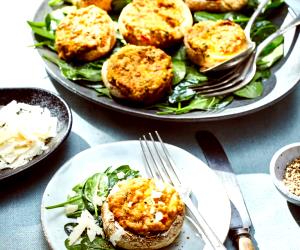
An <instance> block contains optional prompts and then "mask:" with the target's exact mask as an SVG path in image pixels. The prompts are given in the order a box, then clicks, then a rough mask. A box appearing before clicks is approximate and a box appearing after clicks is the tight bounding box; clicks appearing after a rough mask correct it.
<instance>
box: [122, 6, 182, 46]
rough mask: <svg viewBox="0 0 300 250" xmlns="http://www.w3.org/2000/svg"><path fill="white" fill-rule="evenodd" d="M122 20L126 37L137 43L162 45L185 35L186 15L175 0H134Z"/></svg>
mask: <svg viewBox="0 0 300 250" xmlns="http://www.w3.org/2000/svg"><path fill="white" fill-rule="evenodd" d="M122 20H123V22H124V26H125V27H126V30H127V32H126V34H124V37H125V39H126V40H128V41H129V42H130V43H133V44H136V45H153V46H157V47H161V46H163V45H164V44H165V43H166V42H168V41H172V40H174V39H180V38H182V37H183V34H182V32H181V30H180V25H181V24H182V23H183V22H184V15H183V11H182V9H181V7H180V6H179V5H177V4H176V1H174V0H134V1H133V2H132V6H131V8H130V10H128V11H126V14H124V16H123V19H122Z"/></svg>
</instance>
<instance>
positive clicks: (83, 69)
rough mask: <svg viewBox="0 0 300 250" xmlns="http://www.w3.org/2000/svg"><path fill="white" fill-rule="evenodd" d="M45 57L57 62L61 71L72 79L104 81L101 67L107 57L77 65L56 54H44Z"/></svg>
mask: <svg viewBox="0 0 300 250" xmlns="http://www.w3.org/2000/svg"><path fill="white" fill-rule="evenodd" d="M43 57H44V58H45V59H46V60H48V61H50V62H52V63H54V64H56V65H57V66H58V67H59V68H60V71H61V73H62V74H63V75H64V76H65V77H66V78H68V79H70V80H73V81H77V80H86V81H91V82H99V81H102V77H101V69H102V65H103V62H104V60H105V59H100V60H97V61H94V62H89V63H85V64H81V65H79V64H78V65H75V64H71V63H67V62H65V61H63V60H61V59H59V58H57V57H54V56H48V55H44V56H43Z"/></svg>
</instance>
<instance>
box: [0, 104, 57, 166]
mask: <svg viewBox="0 0 300 250" xmlns="http://www.w3.org/2000/svg"><path fill="white" fill-rule="evenodd" d="M56 127H57V118H56V117H53V116H51V113H50V111H49V109H47V108H42V107H40V106H33V105H29V104H25V103H17V102H16V101H12V102H10V103H9V104H7V105H6V106H4V107H2V108H1V109H0V169H4V168H17V167H20V166H22V165H24V164H26V163H27V162H29V161H30V160H32V159H33V157H35V156H36V155H40V154H42V152H43V151H44V150H46V149H47V148H48V147H47V145H45V143H46V140H47V139H48V138H51V137H55V136H56Z"/></svg>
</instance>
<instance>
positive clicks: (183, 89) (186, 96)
mask: <svg viewBox="0 0 300 250" xmlns="http://www.w3.org/2000/svg"><path fill="white" fill-rule="evenodd" d="M195 95H196V92H195V91H194V90H192V89H191V88H189V87H188V86H186V85H185V82H183V83H182V84H179V85H177V86H176V87H175V88H174V90H173V92H172V94H171V95H170V96H169V98H168V101H169V102H170V103H171V104H174V103H178V102H183V101H187V100H190V99H192V98H193V97H194V96H195Z"/></svg>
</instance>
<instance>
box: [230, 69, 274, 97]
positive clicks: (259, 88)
mask: <svg viewBox="0 0 300 250" xmlns="http://www.w3.org/2000/svg"><path fill="white" fill-rule="evenodd" d="M269 77H270V71H269V70H259V71H257V72H256V73H255V75H254V77H253V79H252V81H251V82H250V83H249V84H247V85H246V86H245V87H243V88H241V89H239V90H237V91H235V92H234V95H236V96H239V97H243V98H249V99H253V98H257V97H260V96H261V95H262V93H263V84H262V81H263V80H264V79H267V78H269Z"/></svg>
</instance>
